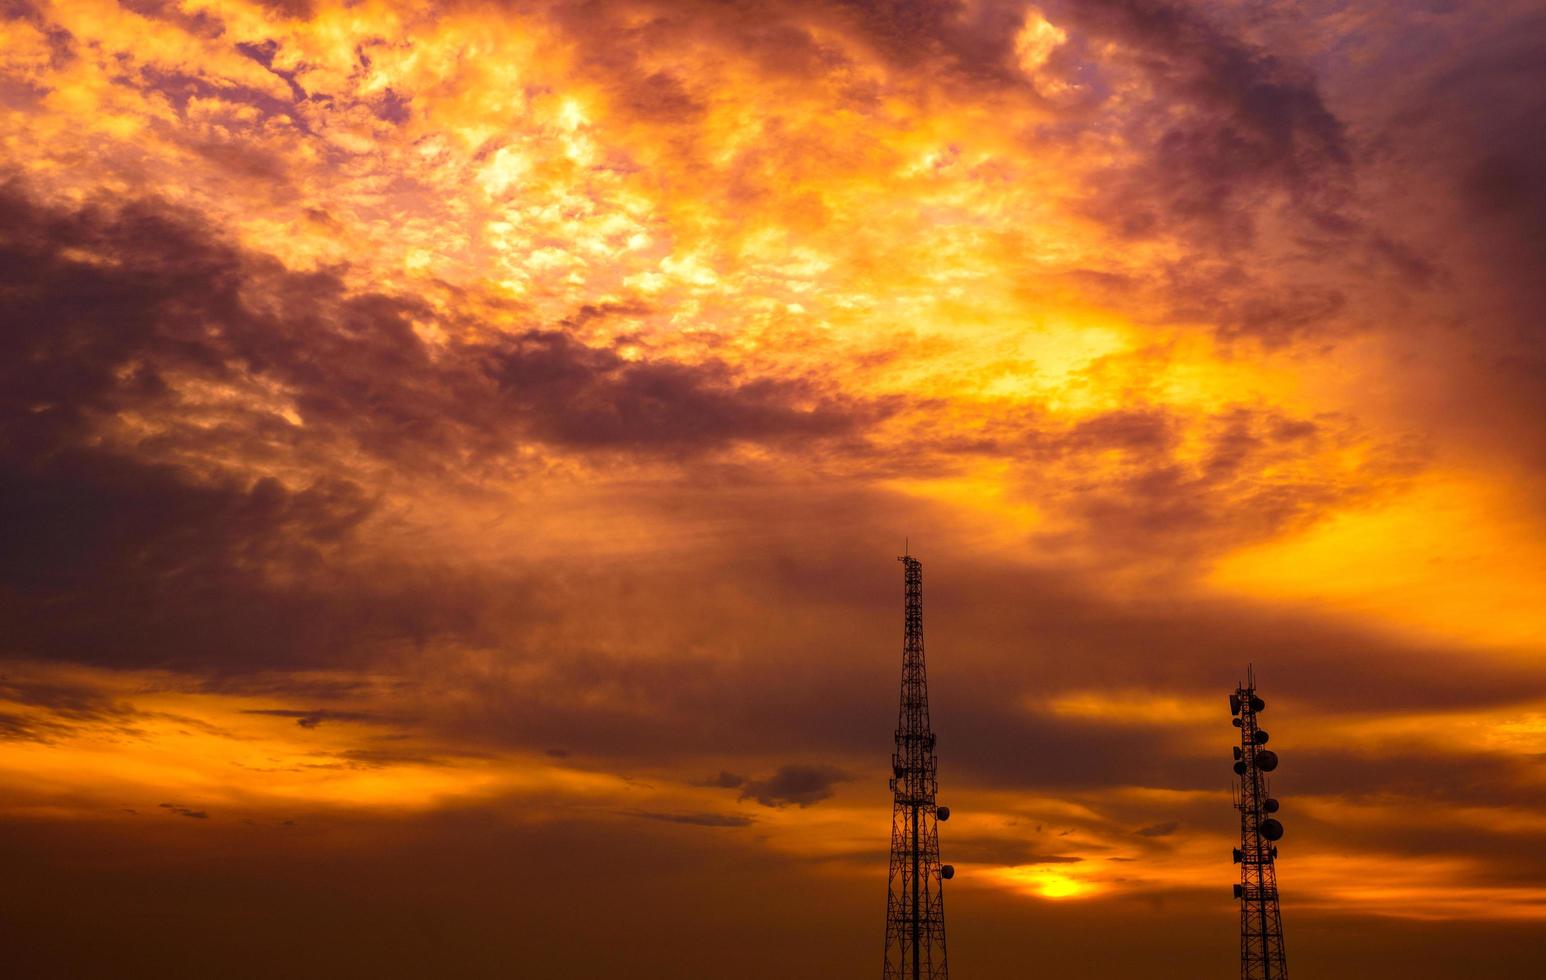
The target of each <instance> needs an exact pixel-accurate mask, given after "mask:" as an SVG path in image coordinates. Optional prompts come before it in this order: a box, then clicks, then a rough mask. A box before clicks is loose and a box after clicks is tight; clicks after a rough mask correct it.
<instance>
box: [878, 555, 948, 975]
mask: <svg viewBox="0 0 1546 980" xmlns="http://www.w3.org/2000/svg"><path fill="white" fill-rule="evenodd" d="M897 560H898V561H900V562H901V563H902V567H903V569H904V576H903V578H904V582H905V594H906V614H905V618H904V628H903V634H902V636H903V640H902V703H901V708H900V710H899V712H898V716H897V726H896V754H895V755H893V756H892V757H891V770H892V776H893V778H892V780H891V792H892V798H893V802H892V806H891V879H890V891H889V894H888V895H887V898H886V968H885V973H884V974H883V976H884V977H885V980H946V978H948V977H949V975H950V972H949V968H948V966H947V965H946V962H945V893H944V885H943V881H944V880H945V879H948V878H951V877H953V876H954V875H955V869H954V868H952V867H951V866H950V865H948V864H946V865H941V864H940V863H939V825H938V821H940V820H948V819H950V808H949V807H943V806H936V804H935V800H934V797H935V793H936V791H937V790H938V788H939V786H938V783H937V781H936V779H935V769H936V764H935V759H934V732H933V730H932V729H931V728H930V727H929V684H928V676H927V674H926V673H925V671H924V664H923V565H922V563H920V562H919V561H918V559H916V558H914V557H912V556H911V555H904V556H902V557H901V558H899V559H897Z"/></svg>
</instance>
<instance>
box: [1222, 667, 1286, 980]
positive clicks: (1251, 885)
mask: <svg viewBox="0 0 1546 980" xmlns="http://www.w3.org/2000/svg"><path fill="white" fill-rule="evenodd" d="M1247 677H1248V679H1247V681H1246V683H1245V684H1243V685H1240V686H1238V687H1236V689H1235V693H1233V694H1231V695H1230V696H1229V710H1230V713H1232V714H1233V715H1234V716H1235V719H1234V724H1235V727H1236V728H1238V729H1240V744H1239V745H1238V746H1236V747H1235V775H1237V776H1239V777H1240V783H1239V787H1238V788H1237V790H1236V792H1235V809H1237V810H1239V811H1240V846H1239V847H1238V848H1236V849H1235V862H1236V863H1237V864H1239V865H1240V884H1238V885H1236V886H1235V898H1237V899H1239V900H1240V977H1241V980H1286V978H1287V977H1288V966H1287V963H1286V961H1285V959H1284V956H1283V920H1282V917H1281V916H1280V915H1279V914H1278V874H1277V870H1276V868H1275V866H1274V862H1275V861H1276V860H1277V856H1278V848H1277V841H1279V840H1281V839H1282V837H1283V825H1282V824H1281V823H1279V822H1278V819H1277V817H1275V816H1273V814H1275V813H1277V812H1278V801H1277V800H1275V799H1273V798H1272V797H1271V796H1270V795H1268V793H1269V790H1270V787H1269V786H1268V785H1267V778H1266V774H1267V773H1269V772H1271V771H1272V770H1274V769H1276V768H1277V767H1278V754H1277V753H1276V752H1274V751H1272V750H1271V749H1268V748H1264V746H1265V745H1266V744H1267V731H1266V729H1264V728H1261V727H1260V726H1259V725H1258V724H1257V721H1256V716H1257V714H1259V713H1260V712H1261V711H1262V710H1264V709H1265V708H1266V707H1267V703H1266V702H1265V701H1263V700H1262V699H1261V698H1259V697H1257V696H1256V674H1255V672H1254V671H1250V672H1248V674H1247Z"/></svg>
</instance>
